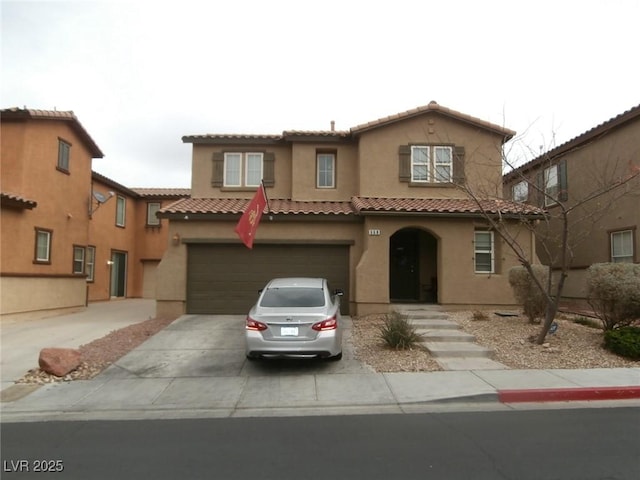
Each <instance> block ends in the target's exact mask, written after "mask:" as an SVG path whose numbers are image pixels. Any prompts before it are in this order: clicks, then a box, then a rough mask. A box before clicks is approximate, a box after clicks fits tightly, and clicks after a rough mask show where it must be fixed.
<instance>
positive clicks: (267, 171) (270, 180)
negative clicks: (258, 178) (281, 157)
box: [262, 152, 276, 187]
mask: <svg viewBox="0 0 640 480" xmlns="http://www.w3.org/2000/svg"><path fill="white" fill-rule="evenodd" d="M275 160H276V156H275V154H274V153H273V152H265V154H264V156H263V157H262V162H263V164H262V181H263V183H264V186H265V187H273V186H274V185H275V183H276V175H275Z"/></svg>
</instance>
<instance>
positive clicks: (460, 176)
mask: <svg viewBox="0 0 640 480" xmlns="http://www.w3.org/2000/svg"><path fill="white" fill-rule="evenodd" d="M464 155H465V150H464V147H459V146H456V147H453V183H456V184H458V185H462V184H464V183H465V181H466V176H465V174H464Z"/></svg>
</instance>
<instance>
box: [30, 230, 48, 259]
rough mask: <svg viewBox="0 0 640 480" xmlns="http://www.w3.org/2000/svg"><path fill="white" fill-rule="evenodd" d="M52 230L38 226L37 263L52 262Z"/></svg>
mask: <svg viewBox="0 0 640 480" xmlns="http://www.w3.org/2000/svg"><path fill="white" fill-rule="evenodd" d="M52 233H53V232H52V231H51V230H45V229H42V228H36V249H35V258H34V262H35V263H51V235H52Z"/></svg>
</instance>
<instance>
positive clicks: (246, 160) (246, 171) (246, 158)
mask: <svg viewBox="0 0 640 480" xmlns="http://www.w3.org/2000/svg"><path fill="white" fill-rule="evenodd" d="M250 155H255V156H259V157H260V180H259V181H258V183H255V184H254V183H249V156H250ZM242 164H243V165H242ZM242 166H244V186H245V187H259V186H260V182H261V181H262V176H263V171H264V154H263V153H262V152H246V153H245V154H244V162H242V161H241V168H242Z"/></svg>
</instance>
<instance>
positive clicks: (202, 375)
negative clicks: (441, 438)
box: [1, 315, 640, 422]
mask: <svg viewBox="0 0 640 480" xmlns="http://www.w3.org/2000/svg"><path fill="white" fill-rule="evenodd" d="M141 320H142V319H141ZM243 320H244V319H243V317H242V316H232V315H226V316H224V315H216V316H214V315H185V316H183V317H181V318H179V319H178V320H176V321H175V322H173V323H172V324H171V325H169V326H168V327H167V328H166V329H164V330H163V331H161V332H159V333H158V334H156V335H155V336H153V337H152V338H150V339H149V340H147V341H146V342H145V343H143V344H142V345H140V346H139V347H138V348H136V349H134V350H132V351H131V352H129V354H127V355H125V356H124V357H123V358H121V359H120V360H119V361H118V362H116V363H115V364H114V365H112V366H111V367H109V368H108V369H107V370H105V371H104V372H103V373H102V374H100V375H99V376H97V377H96V378H94V379H92V380H84V381H74V382H70V383H58V384H49V385H45V386H43V387H40V388H37V387H34V386H31V385H15V386H13V387H11V388H12V389H18V390H19V389H24V391H23V392H22V393H23V394H26V395H25V396H23V397H22V398H19V399H17V400H15V401H11V402H4V403H2V405H1V406H2V421H3V422H14V421H33V420H84V419H142V418H145V419H146V418H204V417H229V416H266V415H279V416H290V415H325V414H326V415H330V414H344V413H354V414H355V413H358V414H364V413H411V412H418V411H438V410H442V409H448V410H452V409H482V410H490V409H511V408H523V407H524V408H526V406H527V405H530V403H529V402H550V403H545V405H553V407H554V408H557V407H559V406H571V407H573V406H577V405H583V404H582V403H576V402H585V401H586V402H587V403H586V404H587V405H594V404H598V405H599V406H600V405H607V406H614V405H618V404H620V403H622V404H624V405H634V406H640V367H639V368H620V369H591V370H470V371H440V372H420V373H375V372H373V371H372V370H371V369H370V368H369V367H367V366H366V365H363V364H362V363H361V362H359V361H358V360H357V359H356V358H355V355H354V351H353V347H352V343H351V342H350V341H349V338H350V335H351V328H350V320H349V319H347V323H348V325H347V329H346V331H345V342H344V352H343V353H344V356H343V359H342V361H340V362H326V361H316V360H287V361H279V360H270V361H258V362H255V361H254V362H249V361H247V360H246V358H245V357H244V350H243V341H244V339H243V336H242V332H243V331H242V322H243ZM27 393H28V394H27ZM19 396H20V395H17V397H19ZM601 400H602V401H604V400H606V401H607V402H600V401H601ZM612 400H615V401H612ZM594 401H597V402H594ZM551 402H552V403H551ZM564 402H569V403H564ZM536 408H541V405H540V404H539V403H538V404H536Z"/></svg>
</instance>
